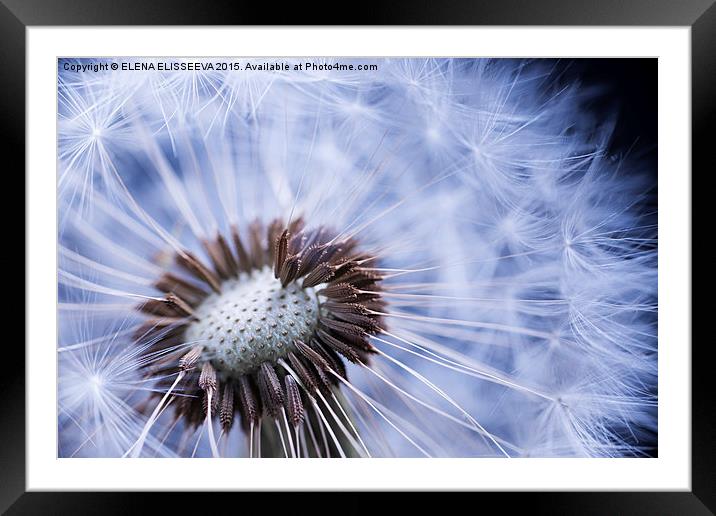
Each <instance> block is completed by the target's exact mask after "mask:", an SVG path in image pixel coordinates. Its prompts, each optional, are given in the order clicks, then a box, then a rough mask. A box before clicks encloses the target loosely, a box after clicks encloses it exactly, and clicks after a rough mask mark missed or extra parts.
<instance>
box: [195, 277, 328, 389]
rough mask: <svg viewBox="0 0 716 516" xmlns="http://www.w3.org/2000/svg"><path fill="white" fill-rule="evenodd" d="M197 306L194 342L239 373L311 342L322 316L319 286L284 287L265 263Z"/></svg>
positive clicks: (217, 363) (222, 367)
mask: <svg viewBox="0 0 716 516" xmlns="http://www.w3.org/2000/svg"><path fill="white" fill-rule="evenodd" d="M221 289H222V292H221V294H212V295H210V296H209V297H207V298H206V299H205V300H204V302H203V303H202V304H201V305H199V307H198V308H197V309H196V310H195V312H194V313H195V315H196V317H197V319H198V320H197V321H196V322H194V323H192V324H191V325H190V326H189V328H188V329H187V332H186V340H187V342H189V343H191V344H200V345H203V347H204V348H203V354H202V356H203V358H204V360H207V361H211V363H212V365H213V366H214V367H215V368H216V370H217V371H219V372H220V373H223V374H224V375H226V376H229V377H235V376H239V375H243V374H247V373H251V372H253V371H255V370H256V369H257V368H258V367H259V366H260V365H261V363H262V362H266V361H270V362H272V363H275V362H276V361H277V360H278V359H279V358H281V357H284V356H286V355H287V354H288V352H289V351H290V350H292V349H293V348H294V344H293V341H294V340H296V339H299V340H302V341H305V342H308V339H309V338H310V336H311V335H312V334H313V332H314V330H315V328H316V324H317V321H318V316H319V310H320V306H319V303H318V298H317V296H316V293H315V290H314V289H312V288H306V289H303V288H301V287H300V286H299V285H297V284H296V283H295V282H294V283H290V284H288V285H287V286H286V287H285V288H284V287H282V286H281V282H280V281H279V280H277V279H276V278H274V275H273V271H272V270H271V269H270V268H268V267H265V268H263V269H261V270H257V271H253V272H252V273H251V274H245V273H242V274H241V276H240V277H239V278H238V279H234V280H228V281H225V282H224V283H223V284H222V286H221Z"/></svg>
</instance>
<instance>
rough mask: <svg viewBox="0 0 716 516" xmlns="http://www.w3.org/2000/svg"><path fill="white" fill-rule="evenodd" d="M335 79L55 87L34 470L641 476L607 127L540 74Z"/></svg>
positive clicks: (73, 80) (480, 66)
mask: <svg viewBox="0 0 716 516" xmlns="http://www.w3.org/2000/svg"><path fill="white" fill-rule="evenodd" d="M151 61H152V60H150V59H144V60H142V62H151ZM197 61H199V62H208V60H202V59H191V60H171V62H176V63H186V62H197ZM236 61H237V60H226V62H227V63H234V62H236ZM255 61H261V60H254V62H255ZM309 61H310V60H309ZM213 62H216V60H213ZM286 62H289V61H286ZM304 62H305V61H304ZM335 62H336V60H335V59H330V58H324V59H320V60H314V63H315V64H316V65H317V66H315V67H310V69H309V70H307V71H306V70H304V71H303V72H298V71H286V70H281V71H278V72H270V71H260V70H259V71H251V72H248V71H236V70H230V69H229V70H216V69H213V70H201V69H198V70H191V71H187V70H181V69H179V70H175V69H172V68H171V67H169V68H170V69H169V70H167V71H161V72H156V71H155V72H133V73H131V74H120V73H110V72H107V73H106V74H101V73H100V74H76V73H69V72H67V73H65V72H63V70H62V68H60V77H59V81H58V90H59V103H60V109H59V113H60V115H59V116H60V124H59V133H60V135H59V160H58V163H59V175H58V186H59V188H58V199H59V206H60V213H61V217H60V220H61V226H60V228H59V230H60V249H59V259H60V270H59V273H58V278H59V298H60V304H59V310H60V314H59V325H60V341H59V344H58V345H59V348H58V358H59V374H60V380H59V385H58V390H59V403H60V406H59V420H58V427H59V438H60V439H59V441H60V446H59V450H58V454H59V455H60V456H73V457H74V456H91V457H92V456H95V457H99V456H118V457H147V456H159V457H176V456H180V457H197V456H199V457H218V456H244V457H267V456H278V457H380V456H418V457H436V456H458V457H527V456H529V457H533V456H608V457H619V456H649V455H653V454H654V453H655V449H654V435H655V431H656V401H657V397H656V374H657V370H656V363H657V361H656V356H657V355H656V353H657V350H656V309H657V302H656V227H655V214H654V213H653V212H652V210H653V208H650V206H651V204H650V203H652V202H653V196H652V194H651V192H650V188H651V187H652V186H653V185H651V184H650V182H649V181H650V180H649V176H648V175H642V173H641V170H640V169H639V168H638V167H639V166H640V163H639V162H638V160H634V159H628V158H627V159H621V160H614V159H611V154H610V149H609V138H610V136H611V134H612V131H613V128H614V124H615V123H616V122H615V120H617V119H616V118H615V117H614V116H612V114H608V116H607V117H605V119H603V120H598V119H597V118H596V117H595V115H594V114H592V113H590V112H588V111H586V110H585V108H584V105H583V102H584V100H585V99H586V98H587V97H589V93H585V92H584V91H583V90H580V89H579V88H578V87H577V86H576V85H574V84H569V83H564V82H563V81H561V80H560V77H559V74H556V73H554V69H553V68H554V63H552V62H551V61H550V62H546V64H545V63H541V62H540V61H520V60H485V59H478V60H474V59H473V60H464V59H389V60H388V59H386V60H356V63H361V64H368V63H377V64H378V65H379V69H378V71H363V72H358V71H355V70H354V71H340V70H338V71H336V70H333V71H327V70H325V66H324V65H326V64H331V63H335ZM290 63H291V64H292V65H293V64H296V63H297V61H296V60H290Z"/></svg>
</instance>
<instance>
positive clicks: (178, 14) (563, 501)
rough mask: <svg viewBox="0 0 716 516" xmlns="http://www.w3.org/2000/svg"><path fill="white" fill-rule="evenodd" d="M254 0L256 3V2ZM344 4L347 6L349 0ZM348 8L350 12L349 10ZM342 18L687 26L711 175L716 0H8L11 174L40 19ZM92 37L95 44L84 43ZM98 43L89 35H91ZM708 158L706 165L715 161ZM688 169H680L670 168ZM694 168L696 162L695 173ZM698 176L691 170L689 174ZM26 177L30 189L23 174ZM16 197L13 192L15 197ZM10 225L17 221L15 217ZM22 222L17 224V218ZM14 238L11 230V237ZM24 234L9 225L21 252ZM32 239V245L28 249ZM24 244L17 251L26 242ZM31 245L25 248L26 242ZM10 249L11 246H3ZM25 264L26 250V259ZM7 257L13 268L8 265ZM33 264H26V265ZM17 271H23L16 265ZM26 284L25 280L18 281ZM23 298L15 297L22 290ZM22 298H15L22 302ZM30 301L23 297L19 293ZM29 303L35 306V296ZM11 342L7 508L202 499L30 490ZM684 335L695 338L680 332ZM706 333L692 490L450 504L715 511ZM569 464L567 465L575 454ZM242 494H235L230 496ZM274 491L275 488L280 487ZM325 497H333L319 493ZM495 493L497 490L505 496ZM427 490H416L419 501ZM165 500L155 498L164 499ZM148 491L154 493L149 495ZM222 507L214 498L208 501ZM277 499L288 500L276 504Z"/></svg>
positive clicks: (96, 509) (2, 475)
mask: <svg viewBox="0 0 716 516" xmlns="http://www.w3.org/2000/svg"><path fill="white" fill-rule="evenodd" d="M254 4H255V5H254ZM346 12H348V11H346ZM346 16H350V17H349V18H346ZM286 22H288V23H291V24H294V23H296V24H299V23H301V24H310V25H320V24H326V25H334V24H338V25H340V24H344V23H347V22H350V23H351V24H357V25H380V24H387V25H572V26H581V25H610V26H614V25H642V26H689V27H691V45H692V56H691V59H692V62H691V70H692V76H691V79H692V163H693V167H692V168H693V169H695V170H696V169H701V172H702V173H703V174H707V173H709V172H712V171H713V165H714V159H713V151H712V149H711V148H712V146H713V144H712V143H711V141H710V139H709V135H711V134H713V131H709V129H713V126H714V123H715V122H714V121H715V120H716V111H715V109H714V108H715V107H716V95H714V92H716V56H715V55H714V51H715V50H716V4H714V0H688V1H686V0H681V1H678V2H676V1H673V0H601V1H599V2H595V1H592V0H541V1H536V0H499V1H490V2H487V1H478V0H460V1H453V2H450V3H449V4H447V3H443V2H440V3H438V2H430V1H428V0H423V1H417V0H413V1H400V2H397V1H393V2H390V3H387V2H386V3H385V4H383V5H369V4H368V3H365V4H362V5H361V6H360V8H356V9H351V10H350V15H346V14H344V15H342V16H340V15H339V14H338V10H337V9H336V8H335V4H333V5H327V6H321V5H318V4H296V5H295V6H291V5H290V4H287V5H284V6H281V7H277V6H276V5H273V4H271V5H269V4H267V3H261V2H257V3H253V4H251V5H241V4H240V3H239V2H230V1H224V0H217V1H214V2H208V1H205V2H192V1H189V0H154V1H148V0H143V1H139V0H124V1H119V0H55V1H49V0H0V40H1V41H2V43H1V44H0V83H1V84H2V88H1V89H0V106H1V108H0V113H1V115H0V126H2V127H3V129H4V133H5V134H4V135H5V137H4V138H2V139H0V142H1V143H0V146H2V151H3V152H2V156H3V157H4V160H3V168H4V169H5V172H6V176H12V177H15V178H19V177H24V175H23V174H20V172H19V171H20V170H24V167H25V146H24V138H25V101H26V99H25V29H26V28H27V27H28V26H40V25H246V24H259V25H276V24H281V23H286ZM88 45H90V43H89V42H88ZM88 48H91V46H88ZM707 165H710V167H709V169H707V168H706V167H707ZM673 173H677V174H681V173H684V171H673ZM687 173H688V172H687ZM692 177H693V173H692ZM21 188H23V190H24V180H23V183H22V186H21ZM13 202H14V199H13ZM8 222H9V224H8V225H13V223H14V221H13V220H12V219H10V220H9V221H8ZM14 225H15V226H17V228H16V229H17V230H18V232H19V231H20V227H19V224H14ZM8 239H12V240H8ZM22 239H23V236H20V235H18V236H17V237H15V236H14V235H13V236H6V239H5V242H6V245H7V246H8V248H9V246H10V243H9V242H10V241H11V242H12V243H13V248H17V250H18V251H19V247H20V246H19V242H20V241H21V240H22ZM23 249H24V248H23ZM18 254H19V252H18ZM23 255H24V251H23ZM6 257H7V254H6ZM23 263H24V260H23ZM12 270H14V269H11V268H10V266H9V263H8V265H7V266H6V271H12ZM26 274H27V271H26ZM10 276H14V278H8V280H11V279H16V278H18V277H19V274H12V273H11V274H10ZM18 288H20V287H19V286H18ZM15 297H19V296H15ZM15 305H16V306H20V303H19V302H16V303H15ZM22 305H23V306H24V303H23V304H22ZM28 308H30V307H28ZM13 342H14V343H13V344H11V343H10V342H9V341H6V342H5V344H4V349H3V354H2V357H3V363H4V365H5V366H4V367H3V371H2V373H1V374H0V398H2V404H1V405H0V407H2V410H1V411H0V414H1V415H0V420H1V421H2V423H1V424H0V511H7V513H8V514H34V513H41V514H92V513H102V514H112V513H117V514H119V513H122V514H133V513H143V512H145V511H146V510H148V509H149V507H151V505H150V503H151V502H150V501H149V500H147V498H148V497H149V498H152V497H157V498H161V501H160V503H162V507H163V508H162V510H163V511H165V512H166V513H171V512H173V511H174V510H176V509H177V508H180V507H182V508H185V509H186V508H188V507H189V504H190V503H192V502H197V501H198V496H196V495H194V494H191V493H163V494H139V493H133V494H132V495H131V496H127V495H126V494H123V493H91V494H88V493H69V492H63V493H59V492H58V493H55V492H46V493H37V492H33V493H25V471H26V470H25V451H26V450H25V383H26V382H27V381H32V379H31V378H30V379H28V378H25V373H24V371H25V367H24V364H25V352H24V349H23V347H22V346H20V345H19V339H17V338H14V339H13ZM675 344H676V345H688V343H686V342H684V343H675ZM710 345H711V343H710V342H708V341H705V342H701V343H697V344H695V345H694V346H693V347H692V415H693V419H692V457H691V465H692V491H691V492H641V493H628V492H599V493H581V492H580V493H577V492H571V493H510V494H507V495H505V494H496V493H479V494H460V495H457V496H461V497H464V496H471V497H479V500H478V501H476V500H474V499H473V500H470V501H466V500H462V499H455V501H454V502H453V503H458V504H461V505H463V506H465V507H474V508H475V510H480V507H482V505H467V504H475V503H478V504H482V503H484V502H487V501H492V502H496V503H499V504H501V507H507V508H509V507H510V506H513V505H514V504H522V503H524V504H527V507H529V509H530V510H531V511H534V512H536V513H549V514H559V513H570V514H571V513H579V514H713V513H715V512H716V466H715V464H714V458H715V457H716V445H715V444H714V443H715V442H716V440H715V439H714V438H713V437H714V433H715V430H716V429H715V427H714V423H713V417H712V416H713V412H714V410H713V407H714V402H713V395H712V394H713V382H712V376H713V375H712V372H711V371H712V363H711V362H710V361H709V360H708V347H709V346H710ZM565 467H569V464H568V462H566V463H565ZM229 496H232V497H234V498H233V499H234V500H239V498H238V497H239V496H240V497H241V498H240V504H239V505H236V503H237V502H236V501H235V502H231V501H230V500H229V499H228V497H229ZM266 496H267V495H266V494H240V495H238V494H228V493H227V494H213V495H212V497H213V499H212V501H211V502H209V505H208V506H207V505H206V502H204V507H205V508H206V510H214V509H215V510H222V511H223V510H226V509H229V508H230V509H232V510H242V508H248V507H251V506H252V505H254V504H261V503H265V501H264V500H262V499H261V497H266ZM272 496H273V495H272ZM291 496H292V500H293V501H292V502H291V504H292V505H294V506H300V505H303V504H304V503H306V502H304V501H302V499H303V497H304V496H308V495H304V494H299V493H296V494H293V495H291ZM320 496H321V497H322V498H321V500H322V502H321V503H322V504H328V503H330V502H328V499H327V498H325V496H326V495H324V494H321V495H320ZM380 496H381V495H380V494H377V493H373V494H365V493H360V494H358V493H352V494H348V495H343V496H342V498H343V500H341V501H340V502H339V503H338V505H336V504H335V502H333V503H330V505H324V507H327V508H329V507H333V508H337V507H338V508H340V510H341V511H344V510H346V509H348V510H350V511H351V512H365V511H368V510H373V508H374V507H376V504H377V503H378V497H380ZM498 497H499V499H495V498H498ZM422 499H423V494H420V493H412V494H411V496H410V500H411V501H415V502H418V503H422ZM156 501H159V500H156ZM148 502H149V503H148ZM211 506H213V507H214V509H212V508H211ZM277 508H279V509H280V507H278V506H277Z"/></svg>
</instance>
